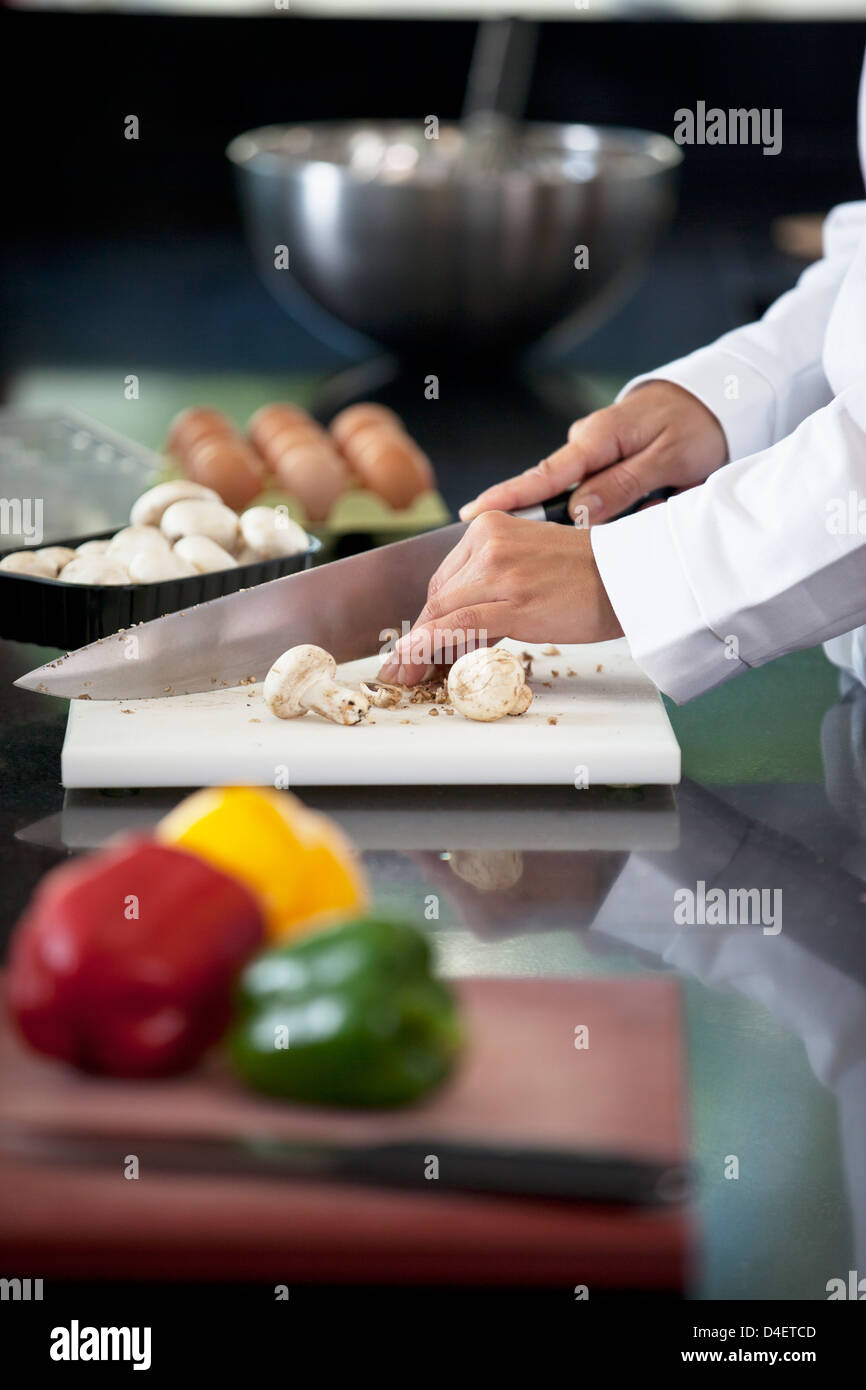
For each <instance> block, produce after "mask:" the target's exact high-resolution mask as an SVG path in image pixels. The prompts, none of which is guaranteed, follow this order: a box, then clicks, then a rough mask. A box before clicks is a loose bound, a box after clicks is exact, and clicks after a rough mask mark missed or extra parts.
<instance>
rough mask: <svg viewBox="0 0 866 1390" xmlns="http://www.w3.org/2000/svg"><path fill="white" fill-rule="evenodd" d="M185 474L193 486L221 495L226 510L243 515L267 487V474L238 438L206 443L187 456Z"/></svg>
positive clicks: (213, 440) (205, 441) (198, 445)
mask: <svg viewBox="0 0 866 1390" xmlns="http://www.w3.org/2000/svg"><path fill="white" fill-rule="evenodd" d="M184 471H185V472H186V475H187V477H188V478H192V480H193V482H196V483H203V484H204V486H205V487H212V488H213V490H214V492H218V493H219V495H220V497H221V498H222V499H223V501H224V502H225V504H226V506H228V507H233V508H234V509H235V511H240V510H241V509H242V508H243V507H246V506H247V504H248V503H249V502H251V501H252V499H253V498H254V497H258V495H259V493H260V492H261V491H262V488H263V486H264V471H263V469H262V467H261V465H260V463H259V460H258V458H257V456H256V454H255V453H254V452H253V450H252V449H251V448H250V446H249V445H248V444H247V443H245V442H244V440H243V439H240V438H239V437H235V438H233V439H232V438H214V439H205V440H202V442H201V443H199V444H197V445H196V447H195V448H194V449H192V450H191V452H190V453H189V454H188V456H187V458H186V461H185V464H184Z"/></svg>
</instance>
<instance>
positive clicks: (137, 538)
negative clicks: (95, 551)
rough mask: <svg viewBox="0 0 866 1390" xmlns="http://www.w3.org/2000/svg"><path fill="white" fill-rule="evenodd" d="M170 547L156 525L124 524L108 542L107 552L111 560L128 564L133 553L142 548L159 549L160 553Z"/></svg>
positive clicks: (135, 553) (138, 551)
mask: <svg viewBox="0 0 866 1390" xmlns="http://www.w3.org/2000/svg"><path fill="white" fill-rule="evenodd" d="M168 549H169V544H168V541H167V540H166V538H165V536H164V535H163V534H162V532H161V531H160V530H159V528H158V527H156V526H124V528H123V530H122V531H118V532H117V533H116V534H115V535H113V536H112V537H111V540H110V541H109V542H108V549H107V550H106V551H105V554H106V555H107V556H108V557H109V559H111V560H119V561H120V563H121V564H122V565H128V564H129V562H130V560H131V559H132V557H133V555H138V554H139V553H140V552H141V551H142V550H157V551H159V552H160V553H162V552H163V551H166V550H168Z"/></svg>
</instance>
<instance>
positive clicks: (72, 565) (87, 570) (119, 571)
mask: <svg viewBox="0 0 866 1390" xmlns="http://www.w3.org/2000/svg"><path fill="white" fill-rule="evenodd" d="M57 578H58V579H59V580H60V581H61V583H62V584H129V583H130V578H129V572H128V570H127V568H126V566H125V565H123V564H122V563H121V562H120V560H119V559H117V558H116V557H115V556H113V555H76V557H75V559H74V560H70V561H69V564H68V565H64V566H63V569H62V570H61V571H60V573H59V575H58V576H57Z"/></svg>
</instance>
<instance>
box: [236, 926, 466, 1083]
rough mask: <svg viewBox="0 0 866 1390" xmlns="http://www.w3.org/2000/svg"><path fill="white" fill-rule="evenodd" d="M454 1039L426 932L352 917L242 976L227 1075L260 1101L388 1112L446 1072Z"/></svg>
mask: <svg viewBox="0 0 866 1390" xmlns="http://www.w3.org/2000/svg"><path fill="white" fill-rule="evenodd" d="M461 1041H462V1030H461V1027H460V1021H459V1018H458V1014H457V1010H456V1006H455V1003H454V1000H453V998H452V995H451V993H450V991H449V989H448V988H447V986H446V985H445V984H443V983H442V981H441V980H437V979H435V978H434V976H433V975H432V973H431V959H430V947H429V944H428V941H427V938H426V937H425V935H424V934H423V932H420V931H418V929H417V928H416V927H413V926H410V925H408V924H406V923H403V922H395V921H388V920H384V919H382V918H378V917H360V918H355V919H352V920H349V921H346V922H344V923H342V924H341V925H339V926H336V927H333V928H331V929H330V930H328V931H324V932H321V933H318V934H317V935H315V936H309V937H305V938H304V939H302V940H301V941H298V942H296V943H294V944H292V943H289V944H286V945H284V946H278V947H276V948H275V949H273V950H270V951H266V952H265V953H264V954H263V955H261V956H259V957H258V958H257V959H256V960H254V961H252V963H251V964H250V965H248V966H247V968H246V969H245V971H244V972H243V974H242V976H241V979H240V988H239V997H238V1013H237V1020H236V1023H235V1026H234V1028H233V1030H232V1032H231V1034H230V1037H229V1051H230V1055H231V1057H232V1061H233V1063H234V1066H235V1068H236V1070H237V1072H238V1073H239V1075H240V1076H241V1077H242V1079H243V1080H244V1081H246V1082H247V1083H248V1084H249V1085H250V1086H252V1087H253V1088H254V1089H256V1090H259V1091H264V1092H265V1093H266V1094H267V1095H272V1096H282V1097H283V1098H284V1099H286V1100H295V1101H306V1102H308V1103H312V1104H316V1105H351V1106H395V1105H406V1104H408V1103H410V1102H411V1101H415V1100H418V1099H419V1098H420V1097H421V1096H423V1095H425V1094H426V1092H427V1091H429V1090H431V1089H432V1088H433V1087H434V1086H438V1085H439V1083H440V1082H441V1081H443V1080H444V1079H445V1077H446V1076H447V1075H448V1074H449V1072H450V1071H451V1068H452V1066H453V1064H454V1061H455V1058H456V1056H457V1053H458V1052H459V1050H460V1045H461Z"/></svg>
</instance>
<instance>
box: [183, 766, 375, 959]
mask: <svg viewBox="0 0 866 1390" xmlns="http://www.w3.org/2000/svg"><path fill="white" fill-rule="evenodd" d="M156 837H157V839H159V840H161V841H162V843H163V844H170V845H176V846H178V847H180V848H182V849H185V850H188V851H189V852H190V853H191V854H197V855H198V856H199V857H200V858H202V859H205V860H207V861H208V863H210V864H213V865H215V866H216V867H217V868H219V869H222V870H223V871H224V872H225V873H229V874H232V875H233V876H234V877H235V878H236V879H238V880H239V881H240V882H241V883H244V884H246V886H247V887H248V888H249V889H251V891H252V892H253V893H254V894H255V896H256V897H257V899H258V900H259V902H260V903H261V906H262V910H263V912H264V915H265V924H266V929H267V933H268V936H269V937H271V939H273V940H284V939H285V938H286V937H290V936H295V935H300V934H301V933H303V932H306V931H311V930H315V929H316V928H318V927H322V926H326V925H328V923H329V921H330V919H331V918H332V917H333V916H335V915H338V914H341V913H345V912H346V911H355V910H356V909H359V908H363V907H365V906H366V904H367V901H368V895H367V887H366V883H365V881H364V877H363V873H362V871H361V867H360V864H359V863H358V858H357V854H356V852H355V850H354V848H353V847H352V846H351V845H350V844H349V842H348V841H347V840H346V839H345V837H344V836H343V834H342V832H341V831H340V830H339V829H338V828H337V826H336V825H334V823H333V822H332V821H331V820H329V819H328V817H327V816H322V815H319V814H317V813H316V812H314V811H310V810H309V809H308V808H307V807H306V806H304V805H303V804H302V803H301V802H300V801H298V799H297V797H295V796H292V795H291V794H290V793H289V792H278V791H273V790H271V789H270V788H263V787H205V788H204V789H203V790H202V791H199V792H194V793H193V795H192V796H189V797H187V798H186V800H185V801H182V802H181V803H180V805H179V806H176V807H175V808H174V810H173V811H170V812H169V814H168V815H167V816H166V817H165V818H164V819H163V820H162V821H161V822H160V823H159V825H158V826H157V830H156Z"/></svg>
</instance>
